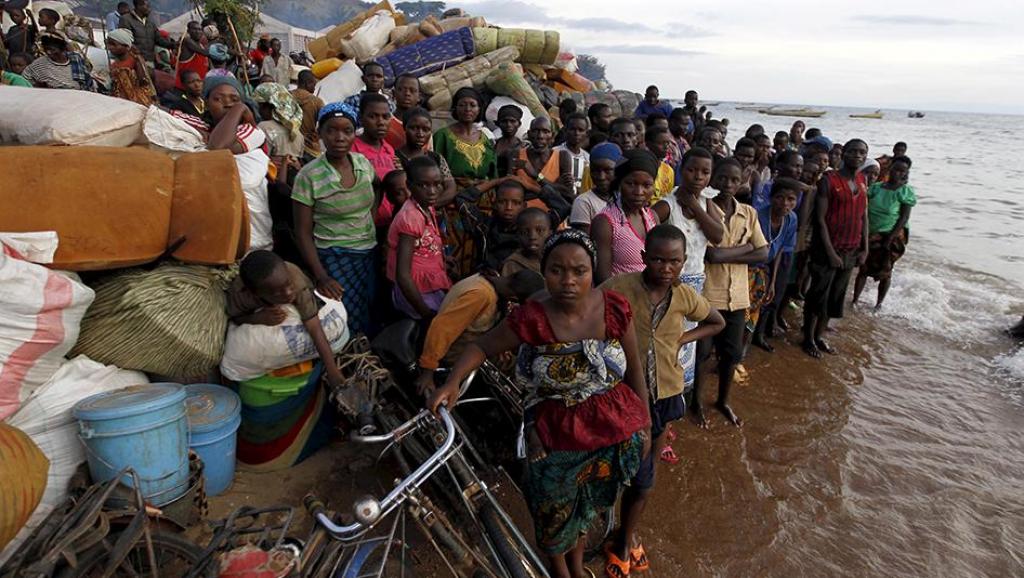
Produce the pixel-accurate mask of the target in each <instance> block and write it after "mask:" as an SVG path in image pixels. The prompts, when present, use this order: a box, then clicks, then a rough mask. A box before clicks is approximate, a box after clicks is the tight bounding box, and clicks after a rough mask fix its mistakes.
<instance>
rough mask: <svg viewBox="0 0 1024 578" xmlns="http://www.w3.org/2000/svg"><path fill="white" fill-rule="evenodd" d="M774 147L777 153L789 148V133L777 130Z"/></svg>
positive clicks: (773, 142)
mask: <svg viewBox="0 0 1024 578" xmlns="http://www.w3.org/2000/svg"><path fill="white" fill-rule="evenodd" d="M772 147H773V148H774V149H775V154H778V153H781V152H782V151H785V150H789V133H788V132H786V131H784V130H780V131H778V132H776V133H775V139H774V140H773V141H772Z"/></svg>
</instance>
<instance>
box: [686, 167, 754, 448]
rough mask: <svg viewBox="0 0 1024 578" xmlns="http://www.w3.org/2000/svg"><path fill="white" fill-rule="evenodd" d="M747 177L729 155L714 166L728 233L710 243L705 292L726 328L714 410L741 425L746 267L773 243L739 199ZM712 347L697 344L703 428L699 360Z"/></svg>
mask: <svg viewBox="0 0 1024 578" xmlns="http://www.w3.org/2000/svg"><path fill="white" fill-rule="evenodd" d="M742 179H743V170H742V169H741V168H740V163H739V161H737V160H735V159H728V158H727V159H725V160H723V161H721V162H720V163H719V164H718V165H717V166H716V167H715V172H714V176H713V177H712V178H711V186H712V187H714V188H716V189H718V196H716V197H715V198H714V203H715V204H716V205H717V206H718V208H719V209H721V210H722V212H723V213H724V218H723V223H724V224H725V235H724V237H723V238H722V242H721V243H718V244H716V245H713V246H712V245H710V244H709V245H708V249H707V253H706V256H705V259H706V260H707V263H708V265H707V267H706V268H705V271H704V272H705V275H706V276H707V278H706V279H705V281H704V296H705V297H707V299H708V301H710V302H711V306H712V307H714V308H715V309H718V311H719V313H721V314H722V317H723V318H724V319H725V330H723V331H722V332H721V333H719V334H718V335H716V336H715V338H714V347H715V350H716V351H717V352H718V401H717V402H716V403H715V408H717V409H718V411H720V412H722V414H723V415H725V417H726V419H728V420H729V421H730V422H731V423H732V424H733V425H735V426H737V427H739V426H742V425H743V421H742V420H741V419H740V418H739V417H738V416H737V415H736V413H735V412H734V411H733V410H732V408H731V407H730V406H729V393H730V390H731V389H732V381H733V373H734V371H735V369H736V366H737V365H738V364H739V362H740V361H741V360H742V359H743V332H744V330H745V328H746V321H747V320H746V312H747V308H748V307H749V306H750V289H749V274H748V273H747V265H749V264H756V263H763V262H764V261H765V260H766V259H767V258H768V242H767V241H766V240H765V238H764V235H763V234H762V233H761V225H760V224H758V221H757V212H756V211H755V210H754V208H753V207H751V206H750V205H746V204H743V203H739V202H737V201H736V191H738V190H739V188H740V184H741V182H742ZM711 345H712V340H710V339H705V340H702V341H700V342H698V344H697V359H698V360H699V361H698V366H697V368H698V371H697V375H696V379H695V380H694V384H693V406H694V412H695V413H696V415H697V424H698V425H699V426H700V427H702V428H707V427H708V424H707V419H706V418H705V416H704V410H703V406H702V400H701V386H702V385H703V382H704V380H705V379H706V378H705V376H704V375H702V372H701V371H700V364H701V363H702V362H703V361H705V360H707V359H708V358H709V357H710V355H711Z"/></svg>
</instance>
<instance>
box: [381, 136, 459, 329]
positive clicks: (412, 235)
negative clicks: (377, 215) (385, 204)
mask: <svg viewBox="0 0 1024 578" xmlns="http://www.w3.org/2000/svg"><path fill="white" fill-rule="evenodd" d="M406 179H407V180H408V183H409V193H410V197H409V198H408V199H406V201H405V203H404V204H403V205H402V208H401V209H399V211H398V214H396V215H395V220H394V221H392V223H391V227H390V228H389V229H388V247H389V250H388V261H387V276H388V279H389V280H390V281H391V282H392V283H394V284H395V287H394V289H393V290H392V293H391V295H392V299H393V301H394V305H395V308H396V309H397V310H399V311H400V312H402V313H405V314H406V315H408V316H409V317H411V318H413V319H424V320H429V319H430V318H432V317H433V316H434V313H435V312H436V311H437V309H438V307H440V306H441V301H442V300H444V295H445V293H446V292H447V291H448V288H450V287H451V286H452V282H451V279H449V278H448V273H447V271H446V269H445V262H444V245H443V243H442V242H441V231H440V230H439V229H438V226H437V215H436V214H435V213H434V203H436V202H437V199H438V197H439V196H440V195H441V191H442V190H443V189H444V181H443V180H442V179H441V170H440V169H439V168H438V167H437V164H435V163H434V161H433V160H431V159H430V157H426V156H421V157H416V158H414V159H412V160H411V161H409V166H408V169H407V171H406Z"/></svg>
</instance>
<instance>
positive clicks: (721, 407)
mask: <svg viewBox="0 0 1024 578" xmlns="http://www.w3.org/2000/svg"><path fill="white" fill-rule="evenodd" d="M715 409H717V410H718V411H720V412H722V415H724V416H725V419H727V420H729V422H730V423H732V425H734V426H736V427H743V420H742V419H740V417H739V416H738V415H736V412H734V411H733V410H732V408H731V407H729V404H726V403H722V402H716V403H715Z"/></svg>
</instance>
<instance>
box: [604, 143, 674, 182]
mask: <svg viewBox="0 0 1024 578" xmlns="http://www.w3.org/2000/svg"><path fill="white" fill-rule="evenodd" d="M594 148H597V147H594ZM660 165H661V161H659V160H658V159H657V158H656V157H655V156H654V155H653V154H651V152H650V151H647V150H644V149H633V150H628V151H626V152H624V153H622V162H620V163H619V164H618V165H617V166H616V167H615V183H616V184H615V188H616V189H617V188H618V184H619V183H621V182H622V180H623V179H625V178H626V177H627V176H629V174H630V173H632V172H636V171H643V172H645V173H647V174H649V175H651V178H652V179H656V178H658V169H659V168H660Z"/></svg>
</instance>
